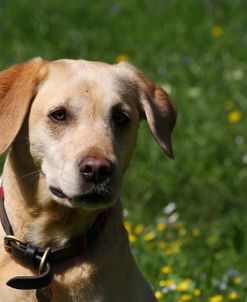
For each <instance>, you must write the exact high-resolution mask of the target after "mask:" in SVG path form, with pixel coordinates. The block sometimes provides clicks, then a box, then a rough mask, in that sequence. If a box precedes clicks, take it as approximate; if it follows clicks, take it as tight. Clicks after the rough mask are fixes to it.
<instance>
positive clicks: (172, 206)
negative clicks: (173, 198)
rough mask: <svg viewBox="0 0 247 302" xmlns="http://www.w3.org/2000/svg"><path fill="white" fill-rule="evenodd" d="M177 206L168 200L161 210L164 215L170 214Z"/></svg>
mask: <svg viewBox="0 0 247 302" xmlns="http://www.w3.org/2000/svg"><path fill="white" fill-rule="evenodd" d="M176 208H177V206H176V204H175V202H170V203H168V205H167V206H165V207H164V208H163V212H164V213H165V214H166V215H169V214H171V213H172V212H173V211H174V210H176Z"/></svg>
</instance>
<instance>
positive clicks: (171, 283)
mask: <svg viewBox="0 0 247 302" xmlns="http://www.w3.org/2000/svg"><path fill="white" fill-rule="evenodd" d="M174 285H176V284H175V282H174V281H173V280H171V279H167V280H161V281H160V282H159V286H161V287H169V286H174Z"/></svg>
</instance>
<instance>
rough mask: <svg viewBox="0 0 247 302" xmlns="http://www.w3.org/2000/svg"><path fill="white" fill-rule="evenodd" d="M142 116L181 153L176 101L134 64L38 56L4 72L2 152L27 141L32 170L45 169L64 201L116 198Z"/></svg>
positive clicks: (85, 203)
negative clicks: (175, 140) (176, 141)
mask: <svg viewBox="0 0 247 302" xmlns="http://www.w3.org/2000/svg"><path fill="white" fill-rule="evenodd" d="M142 118H147V121H148V124H149V127H150V129H151V131H152V133H153V135H154V137H155V138H156V140H157V142H158V143H159V144H160V146H161V147H162V148H163V149H164V151H165V152H166V153H167V155H168V156H169V157H173V152H172V145H171V132H172V130H173V127H174V125H175V122H176V110H175V106H174V105H173V103H172V101H171V99H170V97H169V96H168V95H167V93H166V92H165V91H164V90H162V89H161V88H160V87H158V86H156V85H155V84H154V83H152V82H151V81H149V80H148V79H146V78H145V77H144V75H143V74H142V73H140V72H139V71H138V70H136V69H135V68H134V67H133V66H131V65H130V64H127V63H120V64H117V65H109V64H105V63H98V62H88V61H83V60H78V61H72V60H59V61H53V62H46V61H43V60H42V59H34V60H31V61H29V62H27V63H23V64H19V65H15V66H13V67H11V68H9V69H7V70H5V71H2V72H1V73H0V137H1V140H0V153H3V152H4V151H5V150H6V149H7V148H8V147H9V146H10V145H11V144H13V147H12V148H13V151H14V149H18V148H20V147H22V152H23V155H20V154H21V152H18V154H19V155H20V156H18V161H22V164H21V165H22V166H23V165H26V166H27V165H28V167H26V168H25V169H24V171H28V172H30V173H31V172H32V170H40V179H42V180H43V183H44V184H45V187H46V194H47V195H49V198H50V199H52V200H55V201H57V202H58V203H60V204H64V205H67V206H70V207H84V208H91V209H98V208H105V207H108V206H110V205H112V204H113V203H114V201H115V200H116V198H117V196H118V194H119V189H120V184H121V179H122V175H123V173H124V171H125V170H126V168H127V167H128V164H129V162H130V159H131V156H132V153H133V151H134V147H135V143H136V136H137V130H138V125H139V121H140V120H141V119H142ZM18 144H19V146H18ZM24 153H28V156H29V158H31V159H32V160H31V162H32V164H30V160H28V164H27V160H26V158H27V156H26V155H25V154H24ZM13 158H14V157H13ZM25 173H26V172H25Z"/></svg>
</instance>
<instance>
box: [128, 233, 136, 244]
mask: <svg viewBox="0 0 247 302" xmlns="http://www.w3.org/2000/svg"><path fill="white" fill-rule="evenodd" d="M136 240H137V238H136V236H135V235H134V234H129V241H130V242H131V243H134V242H136Z"/></svg>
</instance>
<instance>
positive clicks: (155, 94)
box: [139, 73, 177, 158]
mask: <svg viewBox="0 0 247 302" xmlns="http://www.w3.org/2000/svg"><path fill="white" fill-rule="evenodd" d="M139 77H140V87H141V90H140V103H141V107H142V110H143V111H144V114H145V117H146V119H147V122H148V125H149V127H150V129H151V131H152V134H153V135H154V137H155V139H156V140H157V142H158V143H159V145H160V146H161V148H162V149H163V150H164V151H165V152H166V154H167V155H168V156H169V157H170V158H174V155H173V148H172V141H171V134H172V130H173V128H174V126H175V124H176V119H177V111H176V107H175V104H174V103H173V101H172V100H171V98H170V96H169V95H168V94H167V93H166V91H164V90H163V89H162V88H161V87H159V86H157V85H156V84H154V83H153V82H151V81H150V80H148V79H147V78H145V77H144V76H143V74H141V73H139Z"/></svg>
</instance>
